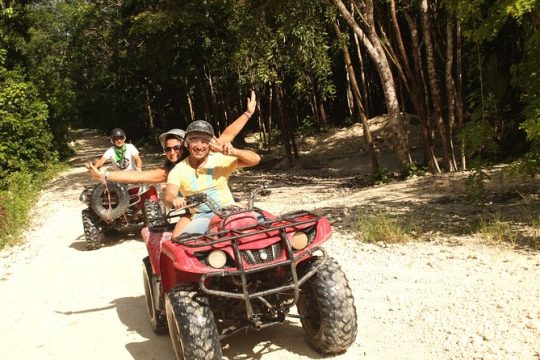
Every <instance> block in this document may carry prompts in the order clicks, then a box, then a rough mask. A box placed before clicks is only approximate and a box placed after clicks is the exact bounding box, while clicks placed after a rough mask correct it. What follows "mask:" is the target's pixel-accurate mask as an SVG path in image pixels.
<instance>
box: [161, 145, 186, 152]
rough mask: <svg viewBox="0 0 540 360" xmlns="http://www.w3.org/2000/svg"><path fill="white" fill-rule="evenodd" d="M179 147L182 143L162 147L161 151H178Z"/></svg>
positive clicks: (180, 147)
mask: <svg viewBox="0 0 540 360" xmlns="http://www.w3.org/2000/svg"><path fill="white" fill-rule="evenodd" d="M180 149H182V145H174V146H165V147H164V148H163V152H164V153H168V152H169V151H172V150H174V151H180Z"/></svg>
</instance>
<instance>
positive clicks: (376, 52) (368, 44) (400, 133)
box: [334, 0, 410, 172]
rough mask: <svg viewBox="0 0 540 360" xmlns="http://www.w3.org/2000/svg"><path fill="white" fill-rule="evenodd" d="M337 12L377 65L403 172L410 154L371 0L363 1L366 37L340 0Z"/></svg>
mask: <svg viewBox="0 0 540 360" xmlns="http://www.w3.org/2000/svg"><path fill="white" fill-rule="evenodd" d="M334 3H335V4H336V5H337V7H338V9H339V12H340V13H341V15H342V16H343V17H344V18H345V20H346V21H347V23H348V24H349V25H350V26H351V27H352V28H353V30H354V32H356V33H357V34H358V36H359V37H360V39H362V38H363V39H364V41H363V42H362V43H363V45H364V47H365V48H366V50H367V52H368V54H369V56H370V58H371V59H372V61H373V62H374V63H375V66H376V67H377V72H378V73H379V76H380V78H381V83H382V87H383V91H384V97H385V102H386V108H387V111H388V122H389V124H390V126H391V129H392V134H393V138H394V151H395V152H396V156H397V159H398V162H399V166H400V169H401V171H402V172H403V171H404V170H405V168H406V165H407V164H408V163H409V162H410V154H409V148H408V141H407V134H406V132H405V131H404V129H403V124H402V123H401V119H400V118H399V103H398V100H397V95H396V85H395V82H394V77H393V75H392V70H391V69H390V64H389V63H388V59H387V57H386V54H385V52H384V49H383V47H382V44H381V43H380V41H379V39H378V37H377V36H376V34H375V24H374V21H373V3H372V1H371V0H368V1H366V2H365V4H366V7H365V12H366V18H367V23H366V25H367V26H368V27H369V28H368V32H367V33H366V35H367V37H363V35H364V31H363V30H362V29H361V28H360V26H359V25H358V23H357V22H356V21H355V20H354V18H353V16H352V15H351V13H350V12H349V11H348V10H347V8H346V7H345V5H344V4H343V2H342V1H341V0H334Z"/></svg>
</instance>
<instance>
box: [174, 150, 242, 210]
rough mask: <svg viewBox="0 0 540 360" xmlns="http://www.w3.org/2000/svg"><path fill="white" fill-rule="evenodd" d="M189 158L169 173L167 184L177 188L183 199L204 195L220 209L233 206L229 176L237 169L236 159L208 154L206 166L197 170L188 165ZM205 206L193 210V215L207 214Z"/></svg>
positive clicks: (217, 154) (218, 154) (219, 154)
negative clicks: (194, 195)
mask: <svg viewBox="0 0 540 360" xmlns="http://www.w3.org/2000/svg"><path fill="white" fill-rule="evenodd" d="M188 160H189V158H186V159H184V160H182V161H181V162H180V163H178V164H176V166H175V167H174V168H173V169H172V170H171V171H170V172H169V177H168V178H167V184H172V185H176V186H178V191H179V192H181V193H182V195H183V196H184V197H186V196H190V195H193V194H198V193H202V192H203V193H205V194H207V195H208V196H209V197H211V198H212V199H213V200H214V201H215V202H216V203H217V204H218V205H219V206H220V207H224V206H229V205H233V204H234V198H233V195H232V193H231V190H230V189H229V176H230V175H231V173H232V172H233V171H234V170H235V169H236V168H237V167H238V159H237V158H236V157H234V156H227V155H223V154H221V153H212V152H211V153H210V154H209V155H208V159H207V160H206V164H205V165H203V166H202V167H200V168H198V169H194V168H193V167H191V165H189V161H188ZM208 211H210V209H209V208H208V206H207V205H201V206H198V207H197V208H195V210H194V211H193V213H199V212H208Z"/></svg>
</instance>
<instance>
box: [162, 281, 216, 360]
mask: <svg viewBox="0 0 540 360" xmlns="http://www.w3.org/2000/svg"><path fill="white" fill-rule="evenodd" d="M165 310H166V313H167V323H168V324H169V334H170V336H171V340H172V344H173V347H174V352H175V353H176V358H177V359H186V360H217V359H219V360H221V344H220V342H219V336H218V331H217V326H216V323H215V321H214V315H213V313H212V310H211V309H210V306H209V303H208V297H207V296H206V295H205V294H203V293H201V292H200V291H197V290H196V287H194V286H191V285H180V286H177V287H175V288H174V289H172V290H171V291H170V292H169V294H168V296H167V299H166V301H165Z"/></svg>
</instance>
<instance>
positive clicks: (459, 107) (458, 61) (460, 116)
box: [456, 20, 467, 170]
mask: <svg viewBox="0 0 540 360" xmlns="http://www.w3.org/2000/svg"><path fill="white" fill-rule="evenodd" d="M456 48H457V49H456V68H457V90H456V94H457V96H456V97H457V100H456V102H457V103H456V107H457V115H458V129H459V131H460V132H461V131H463V121H464V119H463V84H462V70H461V24H460V23H459V20H458V21H457V26H456ZM459 148H460V149H459V150H460V156H461V169H462V170H467V158H466V157H465V140H463V139H461V140H460V141H459Z"/></svg>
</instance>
